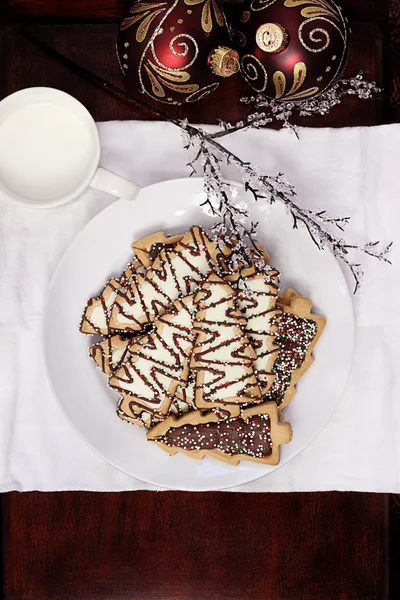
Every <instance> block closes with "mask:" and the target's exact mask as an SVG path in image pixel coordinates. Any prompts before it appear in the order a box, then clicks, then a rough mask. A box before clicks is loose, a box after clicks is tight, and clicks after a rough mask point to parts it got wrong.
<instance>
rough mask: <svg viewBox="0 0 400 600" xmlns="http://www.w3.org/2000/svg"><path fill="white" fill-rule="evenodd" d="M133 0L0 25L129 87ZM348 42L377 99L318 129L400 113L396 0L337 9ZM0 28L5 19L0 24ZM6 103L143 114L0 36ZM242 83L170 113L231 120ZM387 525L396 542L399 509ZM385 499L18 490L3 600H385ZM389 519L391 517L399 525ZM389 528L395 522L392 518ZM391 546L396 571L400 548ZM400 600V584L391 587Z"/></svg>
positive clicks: (1, 6) (11, 4)
mask: <svg viewBox="0 0 400 600" xmlns="http://www.w3.org/2000/svg"><path fill="white" fill-rule="evenodd" d="M130 4H131V0H9V1H8V2H7V1H5V0H0V19H2V22H3V23H4V24H8V23H10V22H12V21H14V20H20V21H23V22H27V23H28V24H29V26H30V27H32V31H34V32H35V34H37V35H39V36H41V38H42V39H45V40H46V41H48V42H49V43H51V44H52V45H54V47H56V48H58V49H59V50H61V51H62V52H64V53H65V54H66V55H68V56H69V57H71V58H73V59H74V60H77V61H78V62H80V63H81V64H82V65H84V66H86V67H89V68H90V69H92V70H94V71H95V72H97V73H98V74H100V75H102V76H103V77H105V78H107V79H109V80H111V81H113V82H114V83H117V84H119V85H123V84H124V82H123V80H122V77H121V75H120V72H119V70H118V67H117V63H116V57H115V51H114V43H115V35H116V31H117V25H116V23H118V22H119V21H120V20H121V19H122V17H123V16H124V15H125V13H126V12H127V9H129V7H130ZM342 4H343V5H344V6H345V7H346V8H347V12H348V14H349V17H350V20H351V24H352V29H353V42H352V46H351V52H350V57H349V63H348V66H347V73H349V74H354V73H355V72H357V71H358V70H359V69H360V68H363V70H364V71H365V72H366V74H367V75H368V77H370V78H374V79H376V80H377V81H378V82H379V83H382V84H383V85H384V87H385V90H384V92H383V94H382V98H381V99H380V100H379V101H375V102H361V101H357V100H355V99H348V100H346V101H345V102H344V103H343V104H342V105H341V106H340V107H338V108H337V109H335V110H334V111H333V112H332V113H331V114H330V115H329V116H328V117H325V118H321V119H313V121H312V122H311V123H310V122H309V121H305V122H304V124H309V125H312V126H328V125H329V126H344V125H376V124H380V123H386V122H391V121H395V120H399V117H400V69H399V64H400V61H399V56H400V2H399V0H342ZM0 22H1V21H0ZM0 67H1V68H0V97H3V96H5V95H7V94H9V93H11V92H13V91H15V90H17V89H20V88H22V87H26V86H32V85H49V86H54V87H57V88H60V89H63V90H65V91H67V92H69V93H71V94H73V95H75V96H76V97H77V98H78V99H79V100H81V101H82V102H83V103H84V104H85V105H86V106H87V107H88V108H89V110H90V111H91V112H92V113H93V115H94V117H95V118H96V119H97V120H106V119H128V118H136V119H139V118H149V115H148V114H146V113H145V112H144V111H142V110H138V109H136V108H133V107H132V106H131V105H128V104H127V103H124V102H121V101H119V100H116V99H115V98H113V97H112V96H110V95H109V94H108V93H107V92H105V91H104V90H101V89H99V88H97V87H96V86H94V85H92V84H90V83H87V82H86V81H83V80H81V79H80V78H79V77H78V76H76V75H74V74H73V73H71V72H69V71H68V70H67V69H65V68H64V67H61V66H60V65H59V64H58V63H56V62H55V61H54V60H51V59H49V58H47V57H46V56H44V55H43V54H41V52H40V51H39V50H37V49H35V48H33V47H32V46H31V45H30V44H29V43H28V42H26V41H24V40H22V39H21V38H20V37H19V36H17V35H15V34H13V33H10V32H9V30H8V29H6V28H3V29H0ZM248 93H249V92H248V88H247V87H246V85H245V84H244V83H243V82H241V80H240V79H239V78H238V77H237V78H232V79H231V80H229V81H228V82H227V84H226V85H225V86H224V87H223V88H222V87H221V88H220V90H219V91H218V93H217V94H215V95H214V96H213V97H212V100H211V101H207V100H204V101H203V102H200V103H198V104H194V105H192V106H190V107H189V111H188V112H186V111H185V112H184V111H183V109H176V112H175V113H173V114H174V115H176V116H187V117H188V118H189V119H190V120H192V121H194V122H215V120H216V119H217V118H222V119H225V120H232V121H235V120H238V119H240V118H242V117H243V116H244V115H245V110H246V109H245V107H244V106H243V105H240V104H239V102H238V98H239V97H240V96H242V95H244V94H248ZM391 506H392V509H393V510H392V511H391V519H390V523H391V526H392V529H393V531H395V530H396V527H397V529H398V531H399V539H400V511H398V509H397V512H396V510H394V509H395V508H396V507H397V506H398V502H395V501H394V500H393V501H392V503H391ZM387 513H388V497H387V496H386V495H373V494H338V493H327V494H257V495H249V494H225V493H210V494H197V495H196V494H186V493H178V492H164V493H149V492H136V493H123V494H96V493H93V494H88V493H54V494H39V493H28V494H18V493H12V494H7V495H4V496H3V498H2V520H3V550H4V559H3V568H4V597H5V598H6V599H7V600H17V599H18V600H20V599H22V600H31V599H32V600H33V599H34V600H36V599H37V600H53V599H54V600H64V599H65V600H67V599H68V600H75V599H76V600H80V599H82V600H91V599H92V598H93V599H95V598H96V599H102V598H107V599H108V600H114V599H119V598H129V599H135V600H203V599H207V600H208V599H209V600H220V599H221V600H222V599H223V600H258V599H263V600H281V599H282V600H283V599H285V600H383V599H386V598H387V590H388V572H387V565H388V560H387V559H388V556H387V554H388V515H387ZM396 515H397V516H396ZM396 519H397V520H396ZM396 540H397V538H394V537H392V538H391V542H390V551H391V557H390V558H391V564H392V570H393V572H394V573H396V572H397V571H398V570H399V564H400V543H398V542H397V541H396ZM391 589H392V598H393V600H395V599H396V600H397V598H398V597H400V596H399V594H400V585H398V584H397V583H396V582H394V583H393V581H392V584H391Z"/></svg>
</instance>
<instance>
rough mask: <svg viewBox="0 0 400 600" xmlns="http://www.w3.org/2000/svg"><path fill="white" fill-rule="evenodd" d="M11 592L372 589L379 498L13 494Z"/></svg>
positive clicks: (371, 594)
mask: <svg viewBox="0 0 400 600" xmlns="http://www.w3.org/2000/svg"><path fill="white" fill-rule="evenodd" d="M3 515H4V539H5V540H6V541H7V544H6V547H5V565H4V566H5V573H6V579H5V597H6V598H7V600H20V599H21V598H23V599H24V600H37V599H40V600H44V599H47V598H51V599H53V598H56V599H57V600H58V599H60V600H61V599H63V600H64V599H65V600H92V599H93V600H94V599H96V600H97V599H100V598H101V599H103V598H106V599H107V600H117V599H118V600H119V599H122V598H129V599H130V600H133V599H134V600H347V599H350V598H351V599H354V600H378V599H381V598H386V591H387V572H386V564H387V556H386V548H387V540H386V535H387V527H386V525H387V498H386V496H384V495H369V494H339V493H332V494H229V493H223V492H215V493H211V494H190V493H179V492H159V493H154V492H136V493H133V494H132V493H120V494H93V493H92V494H90V493H69V494H65V493H58V494H57V493H54V494H40V493H31V494H22V495H20V494H16V493H14V494H9V495H7V496H6V497H5V498H4V499H3Z"/></svg>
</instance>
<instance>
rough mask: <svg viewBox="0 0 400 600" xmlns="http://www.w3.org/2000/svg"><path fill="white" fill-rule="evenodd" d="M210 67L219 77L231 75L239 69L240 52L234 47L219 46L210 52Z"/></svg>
mask: <svg viewBox="0 0 400 600" xmlns="http://www.w3.org/2000/svg"><path fill="white" fill-rule="evenodd" d="M209 63H210V67H211V70H212V72H213V73H215V75H218V76H219V77H230V76H231V75H234V74H235V73H237V72H238V71H239V54H238V53H237V52H236V50H234V49H233V48H228V47H227V46H217V48H214V50H212V52H211V54H210V58H209Z"/></svg>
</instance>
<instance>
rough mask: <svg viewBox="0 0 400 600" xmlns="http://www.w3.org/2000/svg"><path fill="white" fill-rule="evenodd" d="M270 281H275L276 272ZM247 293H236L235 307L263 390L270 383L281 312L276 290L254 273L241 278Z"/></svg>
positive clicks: (275, 286) (277, 278)
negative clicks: (277, 306)
mask: <svg viewBox="0 0 400 600" xmlns="http://www.w3.org/2000/svg"><path fill="white" fill-rule="evenodd" d="M274 273H276V276H275V277H274V278H273V279H275V280H276V282H278V280H279V275H278V273H277V272H275V271H274ZM244 283H245V286H246V288H247V290H249V291H250V293H249V294H248V292H246V289H245V290H239V292H238V299H237V304H238V306H239V308H240V310H241V311H242V312H243V314H244V316H245V317H246V326H245V331H246V333H247V335H248V336H249V338H250V341H251V343H252V346H253V348H254V351H255V353H256V356H257V359H256V361H255V363H254V366H255V369H256V371H257V378H258V380H259V382H262V391H265V389H267V388H268V387H269V386H270V385H272V383H273V380H274V375H273V374H272V373H271V371H272V367H273V365H274V362H275V358H276V355H277V352H276V346H275V345H274V343H273V342H274V335H275V332H276V329H277V327H276V326H277V319H278V318H279V315H280V314H281V311H280V310H278V309H277V308H276V302H277V299H278V293H279V289H278V287H277V285H272V284H271V283H269V280H268V278H267V277H266V276H265V275H264V274H263V273H256V274H253V275H250V276H249V277H245V278H244Z"/></svg>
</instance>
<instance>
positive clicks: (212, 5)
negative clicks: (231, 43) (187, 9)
mask: <svg viewBox="0 0 400 600" xmlns="http://www.w3.org/2000/svg"><path fill="white" fill-rule="evenodd" d="M184 1H185V4H186V5H187V6H193V5H195V4H204V6H203V10H202V11H201V27H202V29H203V31H204V32H205V33H210V31H211V30H212V28H213V25H214V22H213V14H214V17H215V21H216V23H217V24H218V25H219V26H220V27H223V26H224V16H223V14H222V11H221V9H220V7H219V6H218V3H217V2H216V0H184Z"/></svg>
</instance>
